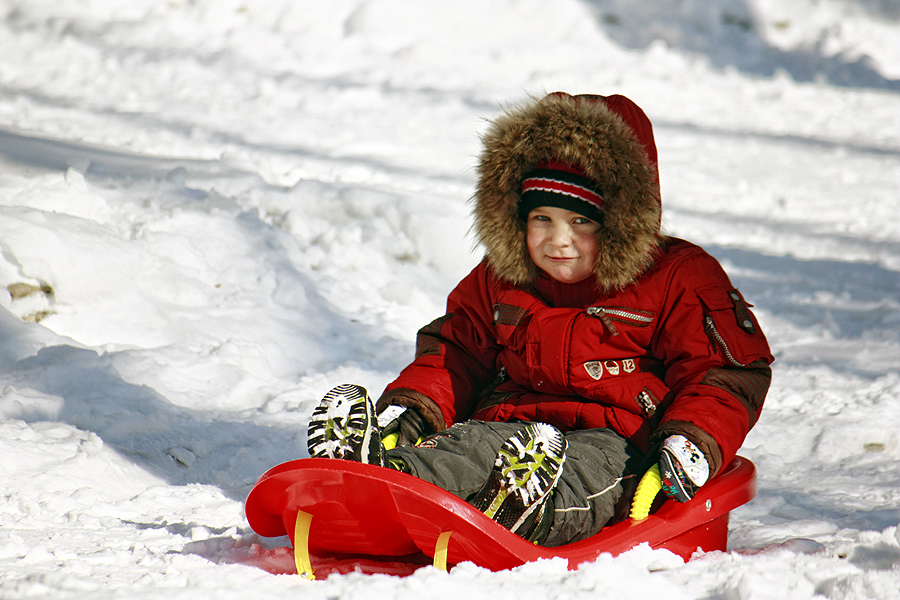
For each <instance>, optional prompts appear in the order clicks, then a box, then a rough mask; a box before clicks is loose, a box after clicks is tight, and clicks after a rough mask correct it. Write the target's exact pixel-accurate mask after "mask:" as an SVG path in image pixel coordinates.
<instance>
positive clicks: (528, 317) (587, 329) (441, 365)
mask: <svg viewBox="0 0 900 600" xmlns="http://www.w3.org/2000/svg"><path fill="white" fill-rule="evenodd" d="M483 141H484V150H483V152H482V154H481V157H480V163H479V179H478V187H477V190H476V194H475V198H474V200H475V210H474V216H475V227H474V229H475V232H476V234H477V235H478V239H479V241H480V242H481V243H482V244H483V245H484V246H485V248H486V258H485V261H484V262H482V263H481V264H480V265H479V266H477V267H476V268H475V269H474V270H473V271H472V272H471V273H470V274H469V275H468V276H467V277H466V278H465V279H464V280H463V281H462V282H461V283H460V284H459V286H458V287H457V288H456V289H455V290H454V291H453V292H452V293H451V294H450V297H449V299H448V302H447V314H446V316H444V317H441V318H439V319H437V320H436V321H434V322H433V323H431V324H429V325H427V326H426V327H424V328H422V330H421V331H420V332H419V336H418V340H417V348H416V358H415V360H414V361H413V363H412V364H411V365H409V366H408V367H407V368H406V369H404V370H403V372H402V373H401V374H400V376H399V377H398V378H397V380H396V381H394V382H393V383H391V384H390V385H389V386H388V387H387V390H386V391H385V393H384V394H383V395H382V397H381V398H380V399H379V402H378V409H379V410H383V409H384V408H385V407H386V406H387V405H390V404H400V405H405V406H412V407H415V408H416V409H417V410H418V412H419V413H420V414H421V415H422V416H423V417H424V418H425V420H426V421H428V422H429V423H430V424H431V426H432V427H433V428H435V429H436V430H440V429H443V428H445V427H448V426H449V425H451V424H453V423H456V422H459V421H463V420H466V419H470V418H476V419H482V420H494V421H508V420H512V419H525V420H530V421H545V422H549V423H551V424H553V425H556V426H557V427H559V428H560V429H562V430H565V431H567V430H572V429H582V428H593V427H609V428H612V429H613V430H615V431H617V432H618V433H619V434H621V435H623V436H625V437H626V438H628V439H629V440H631V441H632V442H634V443H635V444H636V445H637V446H638V447H640V448H642V449H643V450H644V451H649V450H650V449H651V448H652V447H653V445H654V444H656V443H657V442H660V441H661V440H662V439H664V438H665V437H667V436H668V435H672V434H682V435H684V436H686V437H687V438H688V439H690V440H691V441H693V442H694V443H695V444H697V445H698V446H699V447H700V449H701V450H703V451H704V453H705V454H706V457H707V459H708V460H709V463H710V470H711V473H713V474H715V473H716V472H717V471H718V470H719V469H720V467H721V466H722V465H723V464H727V463H728V462H729V461H730V460H731V459H732V457H733V456H734V454H735V452H736V451H737V449H738V448H739V447H740V446H741V444H742V442H743V440H744V437H745V436H746V435H747V432H748V431H749V430H750V428H751V427H752V426H753V424H754V423H755V422H756V419H757V418H758V416H759V411H760V409H761V408H762V405H763V401H764V399H765V394H766V391H767V390H768V386H769V381H770V377H771V370H770V368H769V364H770V363H771V362H772V360H773V358H772V356H771V354H770V352H769V348H768V344H767V342H766V339H765V337H764V335H763V333H762V332H761V331H760V328H759V324H758V323H757V321H756V319H755V317H754V316H753V315H752V314H751V313H750V311H749V309H748V305H747V303H746V302H745V301H744V299H743V297H742V296H741V295H740V293H739V292H738V291H737V290H736V289H734V287H733V286H732V284H731V282H730V281H729V280H728V277H727V276H726V275H725V273H724V272H723V270H722V268H721V267H720V266H719V264H718V263H717V262H716V260H715V259H713V258H712V257H711V256H709V255H708V254H707V253H706V252H704V251H703V250H702V249H700V248H699V247H697V246H694V245H692V244H690V243H688V242H685V241H682V240H678V239H674V238H668V237H665V236H663V235H662V234H661V233H660V215H661V202H660V188H659V177H658V171H657V167H656V156H657V154H656V146H655V142H654V138H653V131H652V126H651V124H650V121H649V119H647V117H646V115H645V114H644V113H643V111H641V109H640V108H639V107H638V106H637V105H635V104H634V103H633V102H631V101H630V100H628V99H627V98H624V97H623V96H609V97H603V96H575V97H573V96H569V95H567V94H562V93H556V94H551V95H550V96H548V97H546V98H544V99H542V100H540V101H536V102H529V103H526V104H525V105H524V106H522V107H520V108H517V109H511V110H509V111H508V112H507V113H506V114H504V115H502V116H501V117H500V118H498V119H497V120H496V121H495V122H494V123H493V124H492V125H491V127H490V128H489V129H488V131H487V133H486V134H485V136H484V139H483ZM547 160H561V161H564V162H567V163H569V164H572V165H576V166H577V167H578V169H579V170H580V171H581V172H583V173H584V174H585V175H586V176H587V177H588V178H590V179H592V180H593V181H595V182H597V184H598V189H599V191H600V193H601V195H602V198H603V202H604V204H603V218H602V222H600V223H599V230H598V232H597V245H598V252H597V257H596V261H595V265H594V274H595V277H594V278H588V279H587V280H585V281H583V282H580V283H577V284H573V285H566V284H562V283H559V282H556V281H554V280H553V279H550V278H549V277H548V276H547V275H546V274H544V273H543V272H541V271H540V270H539V269H538V268H537V267H536V266H535V265H534V263H533V262H532V261H531V259H530V258H529V255H528V250H527V247H526V244H525V231H526V228H525V223H524V222H523V221H522V219H521V218H519V216H518V203H519V200H520V198H519V193H520V190H521V185H522V180H523V178H524V176H525V174H526V173H528V172H529V170H530V169H531V168H533V167H534V165H537V164H539V163H541V162H542V161H547Z"/></svg>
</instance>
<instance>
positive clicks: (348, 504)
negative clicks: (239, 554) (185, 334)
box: [245, 457, 756, 578]
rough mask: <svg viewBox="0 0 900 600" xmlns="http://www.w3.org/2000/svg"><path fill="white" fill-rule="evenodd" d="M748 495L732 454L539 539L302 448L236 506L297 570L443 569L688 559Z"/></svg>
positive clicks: (720, 538) (422, 487) (742, 464)
mask: <svg viewBox="0 0 900 600" xmlns="http://www.w3.org/2000/svg"><path fill="white" fill-rule="evenodd" d="M755 495H756V469H755V467H754V466H753V463H752V462H750V461H749V460H747V459H745V458H741V457H737V458H735V460H734V461H732V462H731V464H729V465H728V467H727V468H726V469H724V471H723V472H722V473H720V474H719V475H718V476H717V477H715V478H714V479H713V480H711V481H710V482H709V483H707V484H706V485H705V486H703V487H702V488H700V490H699V492H698V493H697V495H696V496H695V497H694V499H693V500H691V501H690V502H687V503H685V504H679V503H678V502H675V501H673V500H666V501H664V502H662V503H661V504H659V506H658V507H657V508H656V509H655V510H653V511H652V513H651V514H650V515H649V516H648V517H646V518H644V519H641V520H633V519H629V520H626V521H622V522H619V523H616V524H613V525H609V526H607V527H605V528H604V529H603V530H601V531H600V532H599V533H597V534H596V535H594V536H592V537H590V538H588V539H586V540H582V541H579V542H574V543H572V544H567V545H564V546H557V547H554V548H545V547H542V546H536V545H534V544H532V543H530V542H528V541H526V540H524V539H522V538H520V537H519V536H517V535H515V534H513V533H510V532H509V531H508V530H507V529H505V528H504V527H502V526H501V525H499V524H497V523H495V522H494V521H492V520H491V519H489V518H487V517H486V516H484V515H483V514H482V513H481V512H479V511H478V510H476V509H475V508H473V507H472V506H471V505H470V504H468V503H467V502H465V501H463V500H460V499H459V498H457V497H456V496H453V495H452V494H450V493H449V492H446V491H444V490H442V489H440V488H438V487H437V486H434V485H432V484H430V483H428V482H425V481H422V480H421V479H417V478H415V477H413V476H411V475H407V474H405V473H401V472H399V471H395V470H393V469H387V468H383V467H377V466H372V465H364V464H360V463H356V462H351V461H345V460H335V459H321V458H308V459H303V460H295V461H290V462H286V463H283V464H281V465H278V466H276V467H273V468H272V469H270V470H269V471H267V472H266V473H265V474H263V476H262V477H260V479H259V481H257V483H256V485H255V486H254V487H253V489H252V490H251V491H250V494H249V496H248V497H247V501H246V504H245V510H246V515H247V520H248V522H249V523H250V526H251V527H252V528H253V530H254V531H256V533H258V534H259V535H261V536H265V537H277V536H283V535H285V534H287V535H288V536H290V538H291V542H292V544H293V546H294V554H295V559H296V565H297V572H298V573H301V574H303V575H305V576H307V577H309V578H313V577H319V578H323V577H326V576H327V575H328V574H330V573H334V572H341V573H344V572H352V571H361V572H364V573H388V574H394V575H407V574H410V573H412V572H413V571H415V570H416V569H418V568H420V567H422V566H425V565H432V564H433V565H435V566H438V567H439V568H444V569H446V568H447V567H448V566H452V565H456V564H459V563H462V562H465V561H471V562H473V563H475V564H476V565H479V566H481V567H484V568H487V569H490V570H492V571H500V570H503V569H510V568H513V567H516V566H519V565H521V564H524V563H527V562H530V561H534V560H538V559H541V558H555V557H562V558H564V559H566V560H568V567H569V569H575V568H577V567H578V565H579V564H581V563H584V562H588V561H593V560H595V559H596V558H597V557H599V556H600V555H601V554H603V553H610V554H612V555H617V554H621V553H622V552H625V551H626V550H629V549H630V548H633V547H634V546H637V545H638V544H642V543H648V544H649V545H650V547H651V548H664V549H667V550H670V551H671V552H674V553H675V554H678V555H679V556H681V557H682V558H684V559H685V560H688V559H690V557H691V555H692V554H693V553H694V552H696V551H698V550H700V551H706V552H709V551H713V550H725V548H726V543H727V538H728V515H729V512H730V511H731V510H732V509H734V508H737V507H738V506H741V505H742V504H744V503H746V502H748V501H749V500H751V499H752V498H753V497H754V496H755ZM313 573H314V575H313Z"/></svg>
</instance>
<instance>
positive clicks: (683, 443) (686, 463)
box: [659, 435, 709, 502]
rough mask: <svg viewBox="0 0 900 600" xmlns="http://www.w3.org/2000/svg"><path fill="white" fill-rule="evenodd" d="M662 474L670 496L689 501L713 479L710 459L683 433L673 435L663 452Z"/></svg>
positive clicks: (664, 485) (661, 451)
mask: <svg viewBox="0 0 900 600" xmlns="http://www.w3.org/2000/svg"><path fill="white" fill-rule="evenodd" d="M659 475H660V478H661V479H662V489H663V491H664V492H665V493H666V495H667V496H669V497H670V498H674V499H675V500H677V501H678V502H687V501H688V500H690V499H691V498H693V497H694V494H695V493H697V490H698V489H699V488H700V486H702V485H703V484H704V483H706V481H707V479H709V463H708V462H707V461H706V456H704V455H703V452H702V451H701V450H700V449H699V448H698V447H697V446H696V445H694V443H693V442H691V441H690V440H689V439H687V438H686V437H684V436H683V435H670V436H669V437H667V438H666V440H665V441H664V442H663V445H662V449H661V450H660V453H659Z"/></svg>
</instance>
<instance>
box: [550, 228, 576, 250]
mask: <svg viewBox="0 0 900 600" xmlns="http://www.w3.org/2000/svg"><path fill="white" fill-rule="evenodd" d="M550 241H551V242H552V243H553V244H555V245H557V246H568V245H569V243H570V242H571V241H572V231H571V229H570V228H569V227H568V226H566V225H557V226H555V227H554V228H553V231H552V232H551V234H550Z"/></svg>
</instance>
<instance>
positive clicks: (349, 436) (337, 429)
mask: <svg viewBox="0 0 900 600" xmlns="http://www.w3.org/2000/svg"><path fill="white" fill-rule="evenodd" d="M307 448H308V449H309V455H310V456H311V457H312V458H340V459H344V460H355V461H357V462H361V463H365V464H374V465H379V466H384V465H385V462H386V461H385V455H384V448H383V447H382V445H381V434H380V431H379V429H378V419H377V417H376V416H375V405H374V404H373V403H372V400H371V399H370V398H369V394H368V393H367V392H366V389H365V388H363V387H361V386H358V385H353V384H343V385H339V386H337V387H336V388H334V389H332V390H331V391H330V392H328V393H327V394H325V397H324V398H322V401H321V402H319V405H318V406H317V407H316V409H315V410H314V411H313V413H312V417H311V418H310V421H309V431H308V434H307Z"/></svg>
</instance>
